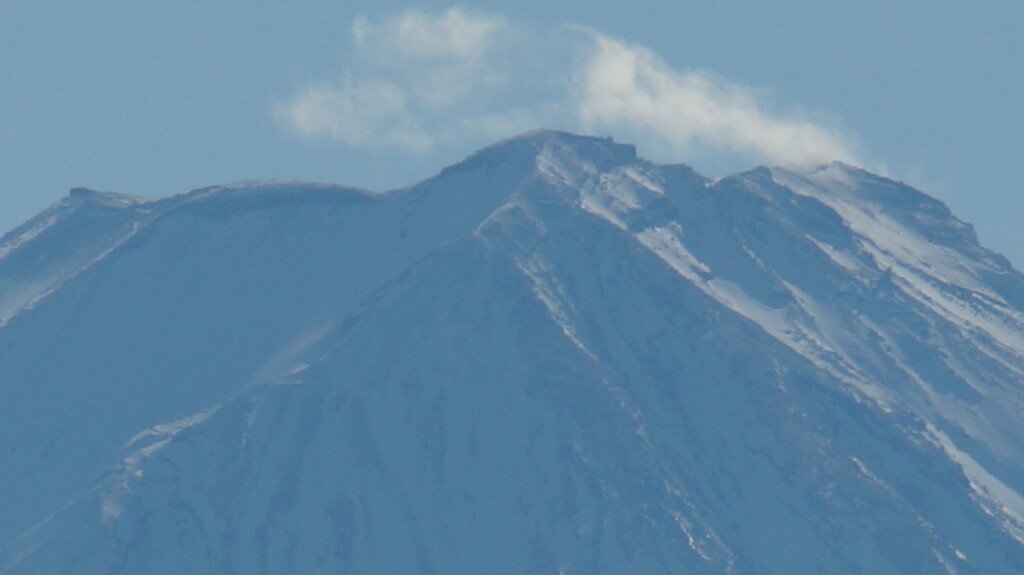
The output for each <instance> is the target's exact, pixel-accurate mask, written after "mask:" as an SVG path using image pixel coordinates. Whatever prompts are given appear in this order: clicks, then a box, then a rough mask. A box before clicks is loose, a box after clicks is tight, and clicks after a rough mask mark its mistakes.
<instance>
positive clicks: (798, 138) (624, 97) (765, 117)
mask: <svg viewBox="0 0 1024 575" xmlns="http://www.w3.org/2000/svg"><path fill="white" fill-rule="evenodd" d="M588 35H589V36H590V37H591V41H592V46H593V48H592V50H591V52H590V54H589V57H588V58H587V59H586V62H585V63H584V65H583V69H582V70H580V71H579V72H578V78H579V85H578V86H577V94H576V102H577V106H576V110H577V112H578V114H579V119H580V121H581V122H582V124H583V126H585V127H587V128H589V129H599V130H609V131H612V132H616V131H623V132H627V133H630V134H636V135H637V136H638V137H641V138H644V139H654V140H657V141H658V144H661V145H668V146H669V147H671V148H672V150H673V151H675V152H677V153H680V154H686V153H689V152H693V151H694V150H695V149H697V148H704V149H707V148H712V149H714V150H719V151H726V152H739V153H742V154H745V155H749V156H752V157H754V158H757V159H760V160H765V161H767V162H770V163H775V164H780V163H781V164H793V163H810V162H825V161H829V160H844V161H854V154H853V152H852V151H851V147H850V145H849V144H848V143H847V141H846V139H845V138H844V137H842V136H841V135H839V134H838V133H836V132H835V131H832V130H828V129H825V128H823V127H821V126H819V125H816V124H814V123H812V122H811V121H809V120H806V119H801V118H799V117H783V116H778V115H773V114H771V113H769V112H767V111H766V110H765V109H764V107H763V106H762V105H761V104H760V103H759V102H758V101H757V97H756V95H755V92H754V91H753V90H751V89H749V88H747V87H745V86H742V85H740V84H737V83H734V82H730V81H728V80H726V79H724V78H720V77H717V76H715V75H714V74H711V73H708V72H677V71H675V70H673V69H671V68H670V67H669V66H668V65H667V64H665V62H664V61H662V59H661V58H659V57H658V56H657V55H656V54H655V53H653V52H651V51H650V50H648V49H646V48H644V47H642V46H636V45H630V44H627V43H625V42H621V41H619V40H615V39H613V38H609V37H607V36H603V35H601V34H598V33H596V32H590V33H589V34H588Z"/></svg>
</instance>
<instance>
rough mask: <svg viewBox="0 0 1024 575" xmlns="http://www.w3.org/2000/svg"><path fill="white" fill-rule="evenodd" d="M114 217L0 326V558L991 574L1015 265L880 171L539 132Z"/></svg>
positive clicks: (1015, 525) (1010, 380)
mask: <svg viewBox="0 0 1024 575" xmlns="http://www.w3.org/2000/svg"><path fill="white" fill-rule="evenodd" d="M79 194H81V193H79ZM100 197H102V198H106V196H100ZM93 201H95V200H93ZM104 201H105V202H106V204H109V203H111V201H112V200H109V199H106V200H104ZM143 206H145V207H144V208H143ZM143 209H144V210H145V212H143ZM115 212H116V213H117V215H118V219H116V221H117V224H116V225H112V224H108V223H99V224H96V225H95V226H93V227H90V228H89V229H88V231H89V233H90V234H92V235H91V236H90V237H95V238H100V239H96V240H95V242H96V243H95V245H97V246H101V245H106V246H107V247H106V248H104V250H103V251H102V252H101V253H105V254H106V255H105V256H104V257H102V258H96V257H93V258H92V259H90V260H88V261H89V262H92V263H89V264H88V265H86V266H84V267H83V268H82V269H80V270H77V271H75V273H73V274H68V275H67V277H64V278H62V279H61V281H60V283H59V284H54V285H59V287H56V288H55V289H52V290H51V293H48V294H46V295H45V296H44V297H40V298H36V300H35V302H34V303H33V305H31V306H29V307H27V308H20V309H19V311H18V312H17V313H14V314H12V315H11V316H10V318H9V321H8V323H7V324H6V325H4V326H3V327H2V328H0V350H4V351H2V353H3V354H4V358H3V359H4V361H3V362H0V410H2V413H0V426H3V429H0V432H2V433H0V441H2V442H4V444H3V445H0V453H2V454H6V455H4V463H5V465H4V466H3V470H2V471H0V482H2V483H0V484H2V485H3V486H4V489H2V490H0V497H3V498H4V500H3V501H0V503H2V505H3V506H4V507H5V508H9V509H13V510H14V512H13V513H11V514H10V515H9V516H8V518H6V519H4V520H3V521H0V547H3V551H2V552H0V572H3V573H60V572H69V573H70V572H75V573H134V572H147V573H172V572H174V573H180V572H203V573H206V572H209V573H235V572H238V573H249V572H256V573H291V572H367V571H375V572H382V571H394V572H420V573H432V572H446V573H447V572H480V571H487V572H508V573H522V572H537V573H547V572H552V573H554V572H562V573H618V572H643V573H661V572H664V573H674V572H679V571H681V570H685V571H686V572H694V573H822V572H838V573H853V572H869V573H940V572H950V573H1012V572H1019V571H1021V570H1024V543H1022V542H1024V536H1022V525H1024V522H1022V520H1021V518H1022V517H1024V505H1022V504H1021V501H1022V499H1021V497H1020V495H1019V494H1020V493H1021V492H1022V491H1024V455H1022V454H1024V451H1022V450H1021V447H1022V446H1021V440H1022V437H1021V433H1020V431H1019V430H1020V429H1021V427H1020V425H1019V423H1020V421H1021V417H1022V415H1024V407H1022V406H1024V402H1022V401H1021V400H1022V395H1024V389H1022V385H1021V384H1022V382H1024V376H1022V371H1021V370H1022V369H1024V360H1022V354H1024V343H1022V341H1021V338H1022V336H1021V334H1022V333H1024V329H1021V328H1022V315H1021V314H1022V312H1021V305H1020V303H1021V302H1022V301H1024V280H1022V278H1021V276H1020V275H1019V274H1018V273H1017V272H1015V271H1014V270H1012V268H1010V266H1009V265H1008V264H1007V263H1006V262H1005V260H1003V259H1002V258H1000V257H999V256H997V255H995V254H993V253H991V252H988V251H987V250H985V249H984V248H982V247H980V246H979V245H978V244H977V241H976V239H975V238H974V236H973V233H972V231H971V230H970V227H969V226H967V225H966V224H963V223H962V222H959V221H958V220H956V219H955V218H954V217H953V216H952V215H951V214H949V212H948V210H946V209H945V207H944V206H942V205H941V204H940V203H939V202H937V201H935V200H933V199H931V198H928V197H927V196H925V195H923V194H921V193H920V192H917V191H916V190H912V189H910V188H907V187H906V186H903V185H901V184H898V183H896V182H892V181H890V180H886V179H884V178H879V177H877V176H873V175H871V174H868V173H866V172H863V171H860V170H857V169H855V168H851V167H849V166H844V165H841V164H832V165H829V166H823V167H821V168H818V169H815V170H809V171H801V172H798V171H791V170H782V169H774V170H769V169H764V168H758V169H755V170H753V171H751V172H747V173H744V174H738V175H735V176H731V177H728V178H724V179H721V180H718V181H715V182H711V181H708V180H706V179H704V178H702V177H701V176H699V175H697V174H695V173H693V172H692V171H691V170H690V169H689V168H687V167H685V166H656V165H651V164H649V163H647V162H644V161H642V160H639V159H637V158H636V156H635V151H634V150H633V149H632V147H630V146H622V145H618V144H614V143H612V142H610V141H607V140H599V139H593V138H585V137H578V136H572V135H568V134H561V133H556V132H538V133H534V134H529V135H526V136H523V137H521V138H517V139H514V140H510V141H508V142H504V143H502V144H499V145H497V146H494V147H492V148H488V149H486V150H482V151H481V152H479V153H477V154H476V155H474V156H473V157H471V158H469V159H468V160H466V161H465V162H463V163H461V164H458V165H456V166H453V167H451V168H448V169H446V170H444V171H443V172H442V173H441V174H439V175H438V176H437V177H436V178H433V179H431V180H428V181H426V182H424V183H422V184H420V185H417V186H414V187H412V188H408V189H405V190H399V191H396V192H392V193H389V194H385V195H369V194H365V193H362V192H358V191H354V190H346V189H341V188H329V187H322V186H320V187H316V186H312V187H311V186H303V185H290V184H275V185H268V184H260V185H252V186H242V187H237V188H216V189H208V190H202V191H198V192H194V193H193V194H190V195H186V196H178V197H176V198H169V199H167V200H161V201H160V202H155V203H150V204H139V203H135V202H130V201H127V200H125V201H124V202H123V203H122V204H120V205H118V206H117V209H116V210H115ZM127 222H130V224H128V223H127ZM35 229H36V228H35V227H33V226H29V227H28V228H26V229H23V230H22V231H21V234H20V235H15V236H14V237H13V239H12V238H7V239H5V241H4V244H3V245H8V246H14V247H13V248H11V249H9V250H8V252H9V253H7V254H5V255H4V256H2V257H0V272H3V271H4V270H7V269H12V270H15V271H14V272H10V274H9V275H10V277H11V278H14V280H16V281H22V283H24V284H27V283H28V280H24V279H23V278H24V274H25V272H17V270H18V269H19V268H17V267H16V266H13V265H11V266H10V267H4V266H6V265H9V264H8V262H9V260H11V258H15V257H18V254H24V253H27V252H26V250H31V249H33V246H36V247H37V248H38V250H39V253H40V254H41V256H40V257H51V258H52V259H53V260H54V262H53V263H48V264H47V265H50V266H60V265H63V262H65V261H67V256H65V255H64V254H62V253H60V252H55V251H53V250H52V249H49V248H46V246H45V245H43V244H40V243H39V242H41V241H43V240H44V239H45V238H46V237H47V234H46V233H42V232H35V233H34V235H33V230H35ZM52 229H55V230H56V229H59V226H54V227H52ZM124 229H130V230H131V232H130V235H127V236H126V237H125V239H113V240H112V239H110V238H118V237H119V236H118V233H124V232H116V230H124ZM115 232H116V233H115ZM51 233H55V232H51ZM104 242H106V243H104ZM54 243H55V244H60V241H59V238H58V239H57V240H54ZM99 249H100V248H99V247H97V248H95V250H99ZM95 250H94V251H95ZM79 261H85V260H79ZM71 267H73V266H71ZM40 275H42V274H40ZM5 277H6V276H5ZM12 281H13V280H12ZM40 414H46V415H45V416H41V415H40ZM169 422H173V423H169ZM48 514H49V515H48ZM40 520H41V521H42V522H41V523H37V522H39V521H40ZM33 524H35V525H36V527H34V528H31V529H30V527H31V526H32V525H33ZM19 533H20V534H21V535H18V534H19Z"/></svg>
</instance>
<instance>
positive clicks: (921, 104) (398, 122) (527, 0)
mask: <svg viewBox="0 0 1024 575" xmlns="http://www.w3.org/2000/svg"><path fill="white" fill-rule="evenodd" d="M630 4H632V3H629V4H627V3H626V2H610V1H606V2H581V1H578V0H566V1H562V2H558V3H553V2H549V1H546V2H540V1H536V0H524V1H521V2H518V3H499V2H493V1H492V2H464V3H461V4H458V5H453V4H451V3H448V2H417V3H388V2H368V1H359V0H357V1H349V2H342V1H330V2H329V1H321V0H310V1H305V2H295V3H289V4H287V5H286V4H282V3H278V2H262V1H252V2H236V1H232V2H228V1H213V0H207V1H204V2H198V1H192V0H181V1H178V2H173V3H169V2H143V1H139V2H127V1H123V0H122V1H116V2H115V1H109V0H94V1H92V2H89V3H84V2H74V3H72V2H56V1H51V0H36V1H31V2H30V1H27V0H4V2H0V230H4V231H6V230H9V229H11V228H13V227H14V226H15V225H17V224H18V223H20V222H21V221H24V220H25V219H27V218H28V217H30V216H31V215H33V214H34V213H36V212H38V211H39V210H41V209H43V208H44V207H45V206H46V205H48V204H50V203H52V202H53V201H56V200H57V199H58V198H60V197H61V196H62V195H64V194H65V193H66V191H67V189H68V188H70V187H72V186H79V185H81V186H88V187H93V188H97V189H102V190H110V191H118V192H124V193H130V194H135V195H142V196H161V195H168V194H174V193H179V192H183V191H187V190H189V189H191V188H195V187H200V186H205V185H210V184H216V183H227V182H233V181H239V180H247V179H258V178H277V179H299V180H315V181H327V182H337V183H346V184H354V185H361V186H366V187H370V188H376V189H383V188H391V187H395V186H400V185H404V184H409V183H412V182H414V181H415V180H418V179H420V178H423V177H426V176H429V175H431V174H433V173H434V172H436V171H438V170H439V169H440V168H441V167H442V166H444V165H447V164H450V163H453V162H455V161H458V160H459V159H461V158H462V157H464V156H465V155H466V154H468V153H470V152H471V151H473V150H474V149H476V148H478V147H480V146H482V145H485V144H488V143H491V142H493V141H494V140H497V139H499V138H501V137H505V136H508V135H512V134H514V133H518V132H521V131H525V130H528V129H531V128H535V127H541V126H547V127H556V128H562V129H569V130H574V131H585V132H593V133H597V134H602V135H605V134H607V135H612V136H614V137H616V139H619V140H622V141H630V142H633V143H636V144H638V147H639V150H640V153H641V154H642V155H644V156H646V157H649V158H651V159H653V160H657V161H664V162H685V163H690V164H693V165H694V166H695V167H697V168H698V170H700V171H702V172H704V173H706V174H707V175H711V176H716V175H722V174H723V173H725V172H728V171H732V170H738V169H743V168H745V167H749V166H752V165H754V164H758V163H766V164H776V163H802V162H814V161H818V160H822V159H826V158H829V157H840V158H844V159H847V160H848V161H853V162H855V163H859V164H862V165H864V166H866V167H868V168H869V169H873V170H875V171H882V172H885V173H887V174H888V175H891V176H893V177H896V178H898V179H902V180H905V181H908V182H909V183H911V184H914V185H916V186H918V187H920V188H922V189H924V190H925V191H926V192H928V193H930V194H932V195H935V196H937V197H939V198H940V199H942V200H944V201H946V202H947V203H948V204H949V205H950V207H951V208H952V209H953V210H954V212H956V213H957V214H958V215H959V216H960V217H961V218H964V219H966V220H968V221H970V222H972V223H973V224H975V226H976V228H977V229H978V232H979V234H980V236H981V238H982V241H983V242H984V243H985V244H986V245H989V246H990V247H993V248H995V249H997V250H999V251H1001V252H1003V253H1005V254H1006V255H1008V256H1009V257H1010V258H1011V260H1012V261H1014V262H1015V263H1016V265H1017V266H1018V267H1019V268H1020V267H1024V225H1022V224H1021V222H1022V220H1024V195H1022V192H1024V186H1022V185H1021V183H1020V178H1018V177H1017V174H1018V172H1019V164H1020V163H1021V159H1022V158H1024V66H1021V65H1020V59H1021V57H1022V56H1024V44H1022V43H1021V41H1020V31H1021V30H1024V4H1021V3H1020V2H1017V1H1016V0H1005V1H984V0H983V1H979V2H972V3H967V2H959V1H956V2H954V1H952V0H941V1H932V2H923V1H906V2H880V1H875V0H867V1H859V2H832V3H822V2H811V1H797V0H777V1H774V2H750V1H747V2H729V1H716V2H712V1H699V2H679V1H675V2H662V1H658V2H647V3H643V4H641V5H630Z"/></svg>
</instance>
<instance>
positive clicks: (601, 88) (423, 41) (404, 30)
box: [275, 7, 855, 164]
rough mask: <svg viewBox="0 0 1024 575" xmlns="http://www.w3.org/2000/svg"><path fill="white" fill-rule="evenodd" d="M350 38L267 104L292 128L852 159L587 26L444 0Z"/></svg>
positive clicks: (409, 146)
mask: <svg viewBox="0 0 1024 575" xmlns="http://www.w3.org/2000/svg"><path fill="white" fill-rule="evenodd" d="M581 30H582V31H583V33H582V34H581V33H580V31H581ZM352 41H353V45H352V48H351V52H350V54H349V58H347V63H348V66H347V69H346V70H344V73H345V75H344V76H343V78H344V79H343V80H342V81H339V82H336V83H333V84H319V85H314V86H306V87H303V88H300V89H298V90H297V91H296V92H295V94H294V95H293V96H292V97H291V98H290V99H289V100H288V101H287V102H285V103H284V104H282V105H280V106H277V108H276V110H275V111H276V114H277V115H278V117H279V118H280V119H281V120H283V121H284V123H286V124H287V125H289V126H290V127H291V128H292V129H294V130H295V131H296V132H298V133H299V134H302V135H304V136H308V137H327V138H331V139H334V140H336V141H338V142H341V143H342V144H345V145H347V146H351V147H354V148H363V147H383V148H392V149H399V150H405V151H410V152H417V153H424V152H428V151H431V150H434V149H436V148H437V147H438V146H442V145H448V144H453V143H462V144H463V147H464V146H465V145H467V144H468V145H480V144H484V143H489V140H493V139H498V138H502V137H508V136H511V135H514V134H516V133H519V132H524V131H527V130H531V129H534V128H538V127H557V128H563V129H569V130H577V131H600V132H605V133H610V134H611V135H613V136H616V137H617V138H618V139H620V140H627V141H631V142H633V143H636V144H637V145H638V146H639V147H640V149H641V151H642V152H644V153H652V152H653V153H655V154H657V155H658V156H659V157H658V158H657V159H672V160H673V161H687V162H693V161H694V158H695V157H703V158H707V157H710V156H714V155H715V154H718V155H722V156H727V155H728V156H735V155H742V156H743V157H744V159H749V160H754V161H760V162H764V163H771V164H793V163H807V162H823V161H828V160H833V159H840V160H846V161H855V157H854V154H853V153H852V151H851V146H850V145H849V144H848V142H847V140H846V139H845V138H843V137H842V136H841V135H840V134H839V133H837V132H836V131H835V130H829V129H826V128H824V127H822V126H821V125H819V124H817V123H814V122H811V121H809V120H807V119H803V118H800V117H797V116H792V115H791V116H782V115H778V114H773V113H770V112H769V111H767V110H766V108H765V106H764V105H763V103H762V102H760V101H759V98H758V96H757V94H756V93H755V92H754V91H753V90H751V89H749V88H746V87H744V86H741V85H739V84H736V83H733V82H730V81H728V80H725V79H723V78H719V77H716V76H715V75H713V74H711V73H707V72H679V71H676V70H673V69H672V68H671V67H670V66H669V65H668V64H666V63H665V62H664V61H663V60H662V59H661V58H659V57H658V56H657V55H656V54H654V53H653V52H652V51H650V50H648V49H646V48H644V47H642V46H638V45H632V44H627V43H625V42H622V41H619V40H616V39H613V38H610V37H607V36H604V35H601V34H600V33H597V32H595V31H593V30H589V29H584V28H580V27H574V26H567V27H563V28H561V29H558V30H556V31H554V32H551V33H548V34H542V33H538V32H537V31H536V30H533V29H530V28H529V27H524V26H514V25H513V24H512V23H510V22H509V21H507V20H505V19H503V18H501V17H498V16H493V15H487V14H482V13H474V12H469V11H466V10H464V9H462V8H458V7H455V8H450V9H448V10H446V11H444V12H442V13H439V14H429V13H425V12H420V11H407V12H404V13H401V14H398V15H396V16H393V17H390V18H386V19H383V20H382V21H379V22H372V21H370V20H369V19H368V18H366V17H363V16H361V17H358V18H356V19H355V22H354V23H353V25H352Z"/></svg>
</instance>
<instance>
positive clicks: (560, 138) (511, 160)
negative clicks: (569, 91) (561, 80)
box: [442, 129, 637, 174]
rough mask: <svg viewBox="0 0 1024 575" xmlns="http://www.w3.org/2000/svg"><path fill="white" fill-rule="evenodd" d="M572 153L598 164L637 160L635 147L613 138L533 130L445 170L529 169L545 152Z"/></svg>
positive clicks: (481, 151) (604, 164) (623, 162)
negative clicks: (503, 165)
mask: <svg viewBox="0 0 1024 575" xmlns="http://www.w3.org/2000/svg"><path fill="white" fill-rule="evenodd" d="M552 153H553V154H557V155H560V156H564V155H570V156H574V157H577V158H580V159H583V160H585V161H587V162H589V163H593V164H595V165H597V166H599V167H608V166H610V165H621V164H626V163H629V162H633V161H636V159H637V153H636V146H634V145H632V144H620V143H617V142H615V141H614V140H613V139H612V138H611V137H598V136H585V135H579V134H573V133H570V132H564V131H560V130H551V129H542V130H533V131H530V132H526V133H524V134H520V135H518V136H514V137H512V138H509V139H507V140H503V141H501V142H498V143H497V144H493V145H491V146H487V147H486V148H483V149H481V150H479V151H477V152H475V153H473V154H471V155H470V156H469V157H468V158H466V159H465V160H463V161H462V162H459V163H458V164H455V165H452V166H449V167H447V168H445V169H444V170H443V171H442V174H444V173H450V172H462V171H471V170H476V169H481V168H493V167H496V166H497V165H500V164H512V165H520V166H522V167H526V168H530V167H533V166H535V165H536V162H537V159H538V158H539V157H541V156H542V155H546V154H552Z"/></svg>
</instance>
